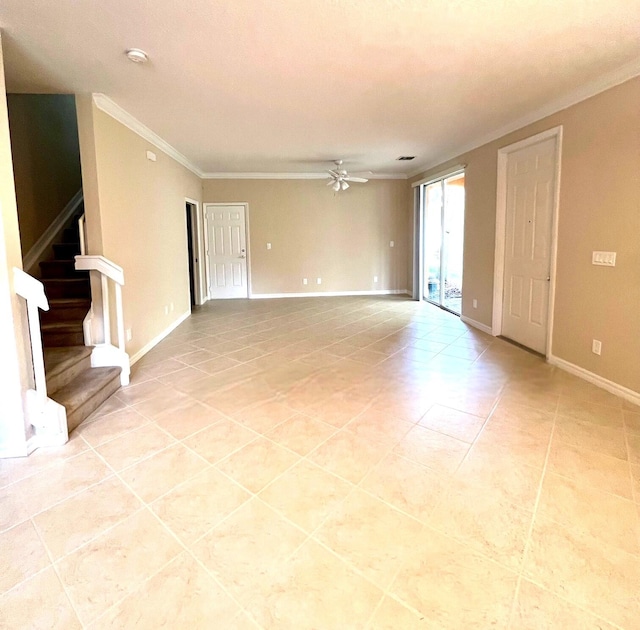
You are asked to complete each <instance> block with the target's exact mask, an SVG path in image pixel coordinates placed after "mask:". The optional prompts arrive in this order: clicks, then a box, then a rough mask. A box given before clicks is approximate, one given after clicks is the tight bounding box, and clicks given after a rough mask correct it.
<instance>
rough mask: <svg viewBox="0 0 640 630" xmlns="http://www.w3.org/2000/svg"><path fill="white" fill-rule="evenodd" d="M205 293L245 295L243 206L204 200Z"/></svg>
mask: <svg viewBox="0 0 640 630" xmlns="http://www.w3.org/2000/svg"><path fill="white" fill-rule="evenodd" d="M205 216H206V221H207V236H208V241H207V242H208V252H207V262H208V266H209V297H210V298H211V299H220V298H241V297H247V295H248V293H247V257H246V256H247V253H246V241H245V213H244V207H243V206H212V205H210V204H205Z"/></svg>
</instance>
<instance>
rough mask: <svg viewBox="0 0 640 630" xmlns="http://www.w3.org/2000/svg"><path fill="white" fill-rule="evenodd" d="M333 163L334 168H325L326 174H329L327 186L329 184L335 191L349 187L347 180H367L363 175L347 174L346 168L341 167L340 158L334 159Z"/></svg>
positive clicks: (365, 181)
mask: <svg viewBox="0 0 640 630" xmlns="http://www.w3.org/2000/svg"><path fill="white" fill-rule="evenodd" d="M333 163H334V164H335V165H336V167H335V169H328V170H327V175H328V176H329V181H328V182H327V186H331V188H333V190H334V191H335V192H339V191H341V190H347V188H349V182H357V183H359V184H366V183H367V182H368V181H369V180H368V179H366V178H364V177H355V176H353V175H349V173H347V171H346V169H344V168H342V160H334V162H333Z"/></svg>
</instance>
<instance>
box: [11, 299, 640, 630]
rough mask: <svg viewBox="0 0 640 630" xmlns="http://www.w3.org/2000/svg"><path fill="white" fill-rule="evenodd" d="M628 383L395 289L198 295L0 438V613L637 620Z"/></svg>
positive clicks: (634, 432)
mask: <svg viewBox="0 0 640 630" xmlns="http://www.w3.org/2000/svg"><path fill="white" fill-rule="evenodd" d="M639 503H640V408H638V407H634V406H632V405H630V404H628V403H626V402H624V401H622V400H621V399H619V398H616V397H615V396H613V395H611V394H608V393H607V392H605V391H603V390H600V389H597V388H595V387H593V386H591V385H589V384H588V383H586V382H583V381H580V380H578V379H576V378H574V377H572V376H570V375H568V374H566V373H564V372H562V371H559V370H557V369H554V368H551V367H550V366H548V365H546V364H545V363H544V362H543V361H542V360H540V359H539V358H537V357H536V356H533V355H532V354H529V353H527V352H524V351H522V350H520V349H518V348H515V347H513V346H511V345H509V344H507V343H505V342H503V341H500V340H495V339H492V338H491V337H488V336H487V335H485V334H483V333H480V332H478V331H476V330H474V329H472V328H468V327H467V326H465V325H464V324H462V323H461V322H460V320H459V319H457V318H456V317H454V316H452V315H449V314H447V313H444V312H443V311H440V310H438V309H436V308H435V307H433V306H430V305H425V304H422V305H420V304H417V303H415V302H411V301H409V300H407V299H402V298H381V299H372V298H329V299H320V298H313V299H290V300H272V301H251V302H247V301H229V302H222V303H220V302H218V303H209V304H208V305H206V307H204V308H202V309H200V310H198V311H197V312H196V313H195V314H194V315H193V316H192V317H191V318H189V319H188V320H187V321H186V322H185V323H184V324H182V325H181V326H180V327H179V328H178V329H177V330H176V331H174V332H173V333H172V334H171V335H170V336H169V337H168V338H167V339H165V340H164V341H163V342H162V343H161V344H159V345H158V346H157V347H156V348H155V349H154V350H152V351H151V352H150V353H149V354H148V355H147V356H145V357H144V358H143V359H142V360H141V361H140V362H139V363H138V364H137V365H136V366H134V370H133V379H132V384H131V385H130V386H129V387H127V388H126V389H122V390H121V391H120V392H118V393H117V394H116V395H115V396H114V397H112V398H111V399H110V400H109V401H107V402H106V403H105V405H103V407H102V408H101V409H99V410H98V412H96V414H94V416H92V417H91V418H90V419H89V420H88V421H87V422H86V423H84V424H83V425H81V427H79V429H78V430H77V431H76V432H75V434H74V435H73V436H72V439H71V441H70V442H69V444H67V445H66V446H65V447H64V448H61V449H49V450H39V451H36V452H35V453H34V454H33V455H32V456H30V457H29V458H27V459H22V460H4V461H1V462H0V506H1V507H0V567H1V568H2V570H1V571H0V593H2V595H0V627H2V628H64V629H65V630H68V629H72V628H136V629H140V628H153V629H156V628H161V627H162V628H165V627H166V628H172V629H177V628H190V629H191V628H221V629H229V630H234V629H250V628H254V629H255V628H265V629H266V628H283V629H285V628H292V629H294V628H295V629H296V630H298V629H303V628H314V629H325V628H340V629H350V628H371V629H380V630H382V629H385V628H394V629H396V628H397V629H402V630H405V629H407V630H410V629H412V628H433V629H456V630H458V629H467V628H474V629H475V628H479V629H480V628H514V629H536V630H537V629H542V628H560V629H567V628H580V629H583V628H584V629H595V628H599V629H604V628H607V629H612V628H626V629H634V628H639V627H640V529H639V525H638V520H639Z"/></svg>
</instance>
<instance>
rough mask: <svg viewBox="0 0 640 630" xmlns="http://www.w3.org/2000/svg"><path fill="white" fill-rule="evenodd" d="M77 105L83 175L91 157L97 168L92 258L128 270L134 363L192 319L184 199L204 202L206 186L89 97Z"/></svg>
mask: <svg viewBox="0 0 640 630" xmlns="http://www.w3.org/2000/svg"><path fill="white" fill-rule="evenodd" d="M78 103H79V106H78V117H79V127H80V142H81V145H80V148H81V154H82V159H83V171H84V161H85V156H86V159H87V163H88V165H89V166H90V168H89V169H88V170H89V173H88V174H87V178H86V179H85V185H88V190H87V193H88V194H87V199H86V200H85V205H87V229H88V231H89V239H88V240H89V253H90V254H91V253H93V254H102V255H103V256H105V257H107V258H109V259H110V260H112V261H113V262H115V263H116V264H118V265H120V266H121V267H122V268H123V269H124V273H125V287H124V291H123V303H124V317H125V328H131V329H132V340H131V341H130V342H128V343H127V352H129V354H130V355H134V354H136V353H137V352H138V351H139V350H140V349H142V348H143V347H144V346H145V345H147V344H148V343H149V342H151V341H152V340H153V339H154V338H155V337H157V336H158V335H159V334H161V333H162V332H163V331H165V330H166V329H167V328H168V327H169V326H170V325H171V324H172V323H173V322H175V321H176V320H177V319H178V318H179V317H180V316H182V315H184V314H185V313H187V312H188V311H189V308H190V305H189V268H188V257H187V232H186V209H185V197H189V198H192V199H195V200H196V201H199V200H200V199H201V196H202V194H201V193H202V186H201V181H200V179H199V178H198V177H197V176H196V175H194V174H193V173H191V172H190V171H188V170H187V169H186V168H184V167H183V166H181V165H180V164H178V163H177V162H176V161H175V160H173V159H172V158H170V157H169V156H167V155H166V154H165V153H163V152H162V151H160V150H159V149H157V148H155V147H154V146H152V145H150V144H149V143H148V142H147V141H146V140H144V139H142V138H141V137H140V136H138V135H137V134H135V133H134V132H132V131H130V130H129V129H128V128H127V127H125V126H124V125H122V124H120V123H119V122H117V121H116V120H115V119H113V118H111V117H110V116H108V115H107V114H105V113H104V112H102V111H100V110H98V109H97V108H96V107H95V106H94V105H92V104H90V103H89V102H88V101H87V98H86V97H79V99H78ZM147 150H150V151H153V152H154V153H155V154H156V156H157V161H156V162H152V161H150V160H148V159H147V157H146V152H147ZM93 163H95V166H93ZM89 176H90V177H89ZM96 204H98V206H99V207H98V208H96V207H95V205H96ZM98 224H99V225H98ZM171 303H173V311H172V312H169V313H168V314H165V312H164V307H165V306H169V305H170V304H171Z"/></svg>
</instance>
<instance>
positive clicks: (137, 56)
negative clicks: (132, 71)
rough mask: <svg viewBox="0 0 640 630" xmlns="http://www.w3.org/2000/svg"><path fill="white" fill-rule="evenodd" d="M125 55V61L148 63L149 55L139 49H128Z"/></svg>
mask: <svg viewBox="0 0 640 630" xmlns="http://www.w3.org/2000/svg"><path fill="white" fill-rule="evenodd" d="M125 54H126V55H127V59H129V61H133V63H147V61H149V55H147V53H146V52H144V50H140V49H139V48H129V49H128V50H127V51H126V53H125Z"/></svg>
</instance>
